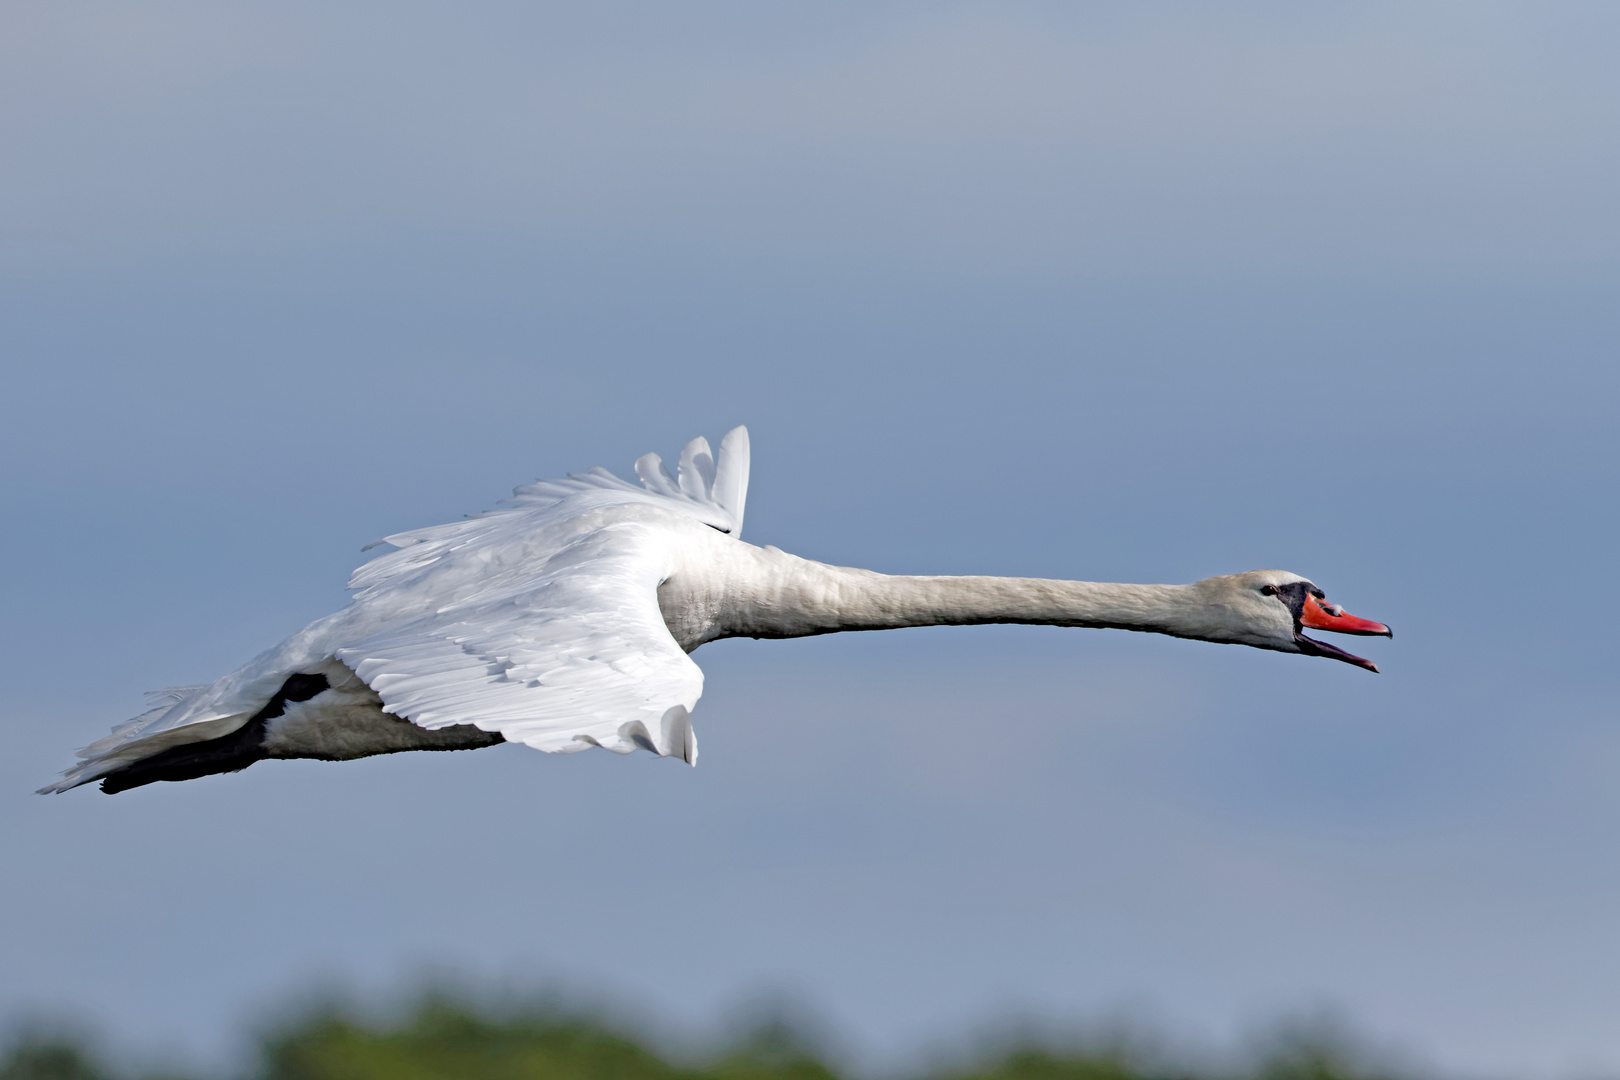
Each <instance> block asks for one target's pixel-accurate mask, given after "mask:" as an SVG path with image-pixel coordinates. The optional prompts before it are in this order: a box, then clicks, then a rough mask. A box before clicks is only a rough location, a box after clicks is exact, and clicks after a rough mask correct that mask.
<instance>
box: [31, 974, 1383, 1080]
mask: <svg viewBox="0 0 1620 1080" xmlns="http://www.w3.org/2000/svg"><path fill="white" fill-rule="evenodd" d="M1150 1044H1151V1040H1141V1039H1137V1040H1134V1041H1132V1040H1126V1039H1122V1038H1114V1039H1106V1038H1105V1039H1094V1040H1091V1041H1090V1042H1084V1041H1083V1042H1081V1043H1079V1044H1076V1045H1065V1046H1063V1047H1062V1048H1058V1047H1057V1046H1056V1045H1050V1044H1043V1042H1042V1041H1041V1040H1038V1039H1034V1038H1028V1039H1023V1040H1013V1041H1004V1042H1003V1043H1002V1044H1001V1045H1000V1046H999V1048H998V1049H996V1050H993V1051H989V1052H986V1053H984V1054H982V1055H980V1056H978V1057H976V1058H971V1059H968V1060H962V1061H958V1062H956V1063H954V1064H947V1065H941V1066H936V1067H934V1068H932V1069H929V1070H926V1071H925V1072H924V1073H922V1074H921V1075H920V1076H918V1077H914V1078H912V1080H1401V1077H1400V1076H1398V1075H1397V1074H1396V1073H1394V1072H1389V1071H1384V1070H1381V1069H1379V1068H1376V1067H1374V1066H1372V1065H1370V1064H1368V1063H1367V1055H1366V1053H1365V1051H1358V1050H1357V1048H1356V1046H1355V1044H1354V1041H1353V1040H1351V1039H1348V1038H1347V1037H1345V1036H1344V1035H1342V1034H1341V1033H1340V1032H1339V1030H1338V1029H1335V1028H1333V1027H1332V1026H1330V1025H1322V1024H1304V1025H1296V1026H1294V1027H1292V1028H1286V1027H1285V1028H1279V1029H1278V1030H1277V1031H1276V1032H1274V1033H1273V1035H1272V1037H1271V1038H1270V1039H1268V1040H1266V1041H1265V1042H1264V1043H1263V1044H1262V1045H1261V1046H1260V1048H1259V1050H1258V1051H1257V1052H1255V1053H1254V1054H1252V1055H1251V1056H1250V1060H1249V1061H1248V1062H1247V1063H1246V1064H1243V1065H1228V1066H1226V1067H1215V1066H1210V1067H1206V1068H1202V1069H1199V1068H1190V1067H1187V1066H1185V1065H1176V1066H1171V1065H1166V1064H1163V1055H1159V1054H1155V1053H1154V1052H1152V1050H1151V1045H1150ZM825 1056H826V1055H825V1054H824V1053H822V1052H819V1051H818V1050H817V1043H816V1041H815V1040H814V1039H811V1038H809V1037H807V1036H805V1035H804V1034H803V1033H802V1032H800V1031H798V1030H796V1029H795V1028H793V1027H792V1026H791V1025H789V1024H785V1023H780V1022H776V1023H767V1024H763V1025H760V1026H758V1027H756V1028H754V1029H753V1030H752V1031H750V1032H749V1033H748V1034H747V1035H745V1036H744V1037H743V1038H741V1039H738V1040H735V1041H734V1042H733V1043H731V1044H730V1045H729V1046H728V1047H726V1048H724V1049H722V1050H721V1051H719V1052H718V1053H714V1054H711V1055H709V1056H708V1057H707V1058H705V1059H701V1060H687V1061H681V1060H679V1059H677V1058H675V1057H672V1056H671V1055H669V1054H666V1053H660V1052H659V1051H658V1050H655V1049H653V1048H652V1047H651V1046H649V1045H647V1044H646V1043H645V1042H643V1041H638V1040H637V1039H636V1038H634V1037H632V1036H630V1035H628V1034H626V1033H624V1032H623V1031H621V1030H617V1029H615V1028H614V1027H612V1026H611V1025H609V1024H607V1023H604V1022H602V1021H600V1020H597V1019H594V1018H591V1017H589V1016H581V1015H578V1014H566V1013H563V1012H560V1011H555V1010H547V1009H534V1010H530V1011H528V1012H523V1013H513V1014H506V1015H499V1014H497V1013H495V1012H493V1011H491V1010H487V1009H481V1008H479V1007H477V1006H475V1005H471V1004H469V1003H467V1002H465V1001H460V1000H456V999H453V998H447V997H445V996H442V995H438V996H430V997H427V998H424V999H423V1000H422V1002H421V1003H420V1004H419V1005H418V1006H417V1007H416V1008H415V1009H413V1010H411V1011H410V1012H409V1013H407V1014H406V1015H405V1016H404V1017H402V1018H400V1019H397V1020H395V1021H393V1022H388V1023H383V1022H368V1021H364V1020H360V1019H357V1018H355V1016H354V1015H352V1014H351V1013H350V1012H348V1011H347V1010H345V1009H343V1008H340V1007H329V1008H326V1009H323V1010H321V1011H318V1012H315V1013H311V1014H308V1015H305V1016H304V1017H303V1018H302V1019H300V1020H297V1021H296V1022H292V1023H289V1024H287V1025H285V1026H284V1027H282V1028H281V1029H280V1030H279V1031H276V1032H274V1033H272V1034H271V1035H269V1036H268V1037H267V1038H265V1039H264V1040H263V1042H262V1044H261V1054H260V1060H259V1062H258V1064H257V1066H256V1068H255V1069H254V1070H253V1071H252V1072H250V1073H249V1074H247V1076H245V1077H237V1078H233V1080H841V1078H840V1074H839V1072H838V1071H836V1070H835V1069H834V1068H833V1067H832V1066H830V1065H829V1064H827V1062H826V1060H825ZM1156 1061H1157V1062H1158V1063H1155V1062H1156ZM137 1078H138V1080H180V1078H177V1077H172V1076H170V1075H169V1074H164V1076H163V1077H162V1078H160V1076H159V1074H156V1073H153V1072H151V1071H146V1072H141V1071H139V1070H130V1069H124V1068H118V1067H114V1066H110V1065H108V1064H107V1063H106V1062H104V1061H102V1060H101V1059H100V1058H99V1057H98V1056H97V1054H96V1053H95V1052H94V1051H93V1050H92V1049H91V1048H90V1047H89V1045H88V1043H87V1042H86V1041H84V1040H83V1039H81V1038H77V1037H74V1036H70V1035H63V1034H60V1033H53V1032H40V1031H34V1032H26V1031H25V1032H21V1033H19V1034H17V1035H16V1036H15V1037H14V1038H13V1039H12V1041H11V1044H10V1047H9V1049H7V1050H6V1051H5V1052H4V1057H3V1059H0V1080H137Z"/></svg>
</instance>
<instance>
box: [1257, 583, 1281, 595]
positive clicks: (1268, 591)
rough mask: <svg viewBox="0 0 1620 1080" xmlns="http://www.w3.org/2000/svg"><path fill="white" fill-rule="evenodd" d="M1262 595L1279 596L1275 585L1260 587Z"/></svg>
mask: <svg viewBox="0 0 1620 1080" xmlns="http://www.w3.org/2000/svg"><path fill="white" fill-rule="evenodd" d="M1260 595H1261V596H1276V595H1277V586H1275V585H1262V586H1260Z"/></svg>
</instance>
